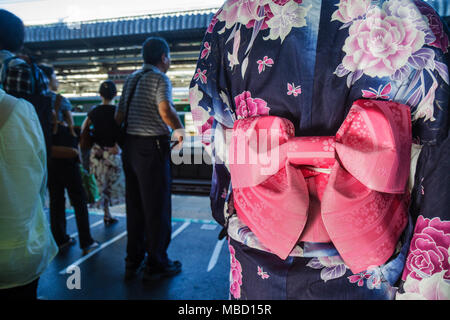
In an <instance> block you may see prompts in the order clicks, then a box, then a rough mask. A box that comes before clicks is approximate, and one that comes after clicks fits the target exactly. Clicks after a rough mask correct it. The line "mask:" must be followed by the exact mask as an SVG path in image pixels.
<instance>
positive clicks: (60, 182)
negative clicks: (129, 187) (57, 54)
mask: <svg viewBox="0 0 450 320" xmlns="http://www.w3.org/2000/svg"><path fill="white" fill-rule="evenodd" d="M39 68H40V69H41V70H42V71H43V72H44V74H45V75H46V77H47V83H48V87H49V89H50V90H49V91H48V93H47V95H48V96H49V97H50V98H51V101H52V109H53V111H54V114H55V119H54V129H53V130H67V128H68V130H69V132H70V134H71V135H72V136H73V137H74V138H73V140H74V141H75V142H74V144H76V143H77V142H76V140H77V139H78V137H77V135H76V134H75V132H74V130H73V118H72V114H71V113H70V110H71V104H70V101H69V100H68V99H67V98H65V97H63V96H62V95H60V94H57V93H56V92H55V91H56V90H58V86H59V82H58V80H57V79H56V76H55V72H54V69H53V68H52V67H51V66H48V65H40V66H39ZM64 120H65V121H66V122H67V123H65V122H64ZM60 125H61V126H60ZM66 127H67V128H66ZM55 128H57V129H55ZM56 134H57V132H56V131H53V136H52V141H53V144H55V143H57V142H59V141H58V140H59V139H60V138H59V137H58V136H57V135H56ZM68 135H69V134H68ZM69 136H70V135H69ZM74 147H75V146H74ZM63 148H64V147H63ZM79 163H80V159H79V156H75V157H72V158H65V157H64V158H59V157H56V156H55V155H54V153H52V156H50V157H49V162H48V191H49V195H50V225H51V230H52V233H53V236H54V238H55V240H56V243H57V244H58V246H59V247H60V249H63V248H65V247H67V246H71V245H74V244H75V243H76V240H75V238H73V237H70V236H69V235H67V233H66V200H65V195H64V191H65V190H66V189H67V193H68V195H69V198H70V202H71V204H72V205H73V207H74V211H75V219H76V223H77V228H78V237H79V239H80V244H79V245H80V248H81V249H82V251H83V254H88V253H89V252H90V251H92V250H94V249H95V248H97V247H98V246H99V243H98V242H97V241H95V240H94V239H92V236H91V231H90V226H89V212H88V208H87V197H86V192H85V190H84V188H83V183H82V178H81V172H80V166H79Z"/></svg>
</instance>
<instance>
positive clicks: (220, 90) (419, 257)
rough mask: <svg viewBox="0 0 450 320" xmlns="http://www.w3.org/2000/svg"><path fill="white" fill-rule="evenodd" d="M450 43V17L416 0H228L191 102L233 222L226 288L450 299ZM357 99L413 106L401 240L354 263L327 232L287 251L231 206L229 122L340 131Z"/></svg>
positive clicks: (215, 199)
mask: <svg viewBox="0 0 450 320" xmlns="http://www.w3.org/2000/svg"><path fill="white" fill-rule="evenodd" d="M448 51H449V32H448V28H447V26H446V25H445V23H443V22H442V20H441V19H440V17H439V16H438V15H437V13H436V12H435V11H434V10H433V8H432V7H430V6H429V5H428V4H426V3H424V2H422V1H419V0H381V1H371V0H330V1H320V0H251V1H250V0H228V1H226V2H225V4H224V5H223V6H222V8H220V9H219V11H218V12H217V13H216V15H215V16H214V17H213V19H212V21H211V23H210V25H209V27H208V28H207V31H206V34H205V37H204V40H203V44H202V47H201V51H200V55H199V60H198V64H197V67H196V72H195V74H194V76H193V79H192V82H191V85H190V102H191V110H192V115H193V119H194V124H195V125H196V127H197V129H198V132H199V134H200V135H202V139H203V142H204V143H205V145H207V146H208V148H209V150H210V151H211V153H212V155H213V169H214V171H213V178H212V189H211V194H210V197H211V206H212V207H211V208H212V213H213V216H214V218H215V219H216V220H217V221H218V222H219V223H220V224H222V225H224V226H226V227H227V231H228V236H229V248H230V254H231V273H230V297H231V298H232V299H395V298H397V299H450V271H449V252H450V211H449V210H448V208H449V207H450V165H449V161H448V160H447V159H448V157H449V156H450V154H449V150H450V138H449V135H448V134H449V112H448V109H449V105H448V104H449V95H450V88H449V71H448V65H449V59H450V58H449V52H448ZM361 98H365V99H379V100H388V101H395V102H399V103H402V104H405V105H407V106H409V107H410V110H411V116H412V135H413V141H414V149H415V150H416V151H417V152H413V155H414V158H413V159H412V162H411V163H412V165H411V176H410V180H411V181H410V183H409V185H410V196H411V200H410V206H409V224H408V226H407V227H406V228H405V230H404V232H403V234H402V236H401V237H400V239H399V242H398V245H397V249H396V251H395V253H394V254H393V255H392V257H391V258H390V259H389V260H388V261H386V263H385V264H383V265H381V266H374V267H373V268H370V269H369V270H366V271H364V272H361V273H358V274H353V273H352V272H351V271H350V269H349V268H348V267H347V266H346V265H345V263H344V261H343V260H342V259H341V257H340V255H339V253H338V252H337V250H336V249H335V247H334V246H333V244H332V243H312V242H301V243H298V244H297V246H296V247H295V248H294V249H293V250H292V252H291V254H290V255H289V257H288V258H287V259H286V260H281V259H280V258H278V257H276V256H275V255H273V254H272V253H270V252H269V250H268V249H267V248H265V247H264V246H263V245H262V244H261V243H260V242H259V241H258V239H257V237H256V236H255V235H254V234H253V233H252V231H251V230H250V229H249V228H248V227H247V226H246V225H245V224H244V223H243V222H242V221H240V220H239V218H238V217H237V216H236V214H235V211H234V206H233V190H232V185H231V180H230V172H229V168H228V165H227V157H228V144H229V142H230V141H229V139H228V138H227V134H226V133H227V131H228V130H230V128H233V124H234V122H235V121H236V120H238V119H243V118H247V117H253V116H258V115H273V116H278V117H283V118H286V119H288V120H290V121H291V122H292V123H293V125H294V128H295V135H296V136H333V135H335V134H336V131H337V130H338V128H339V127H340V125H341V124H342V122H343V121H344V119H345V117H346V116H347V114H348V112H349V109H350V107H351V106H352V103H353V102H354V101H356V100H358V99H361ZM329 147H330V148H331V147H332V146H329Z"/></svg>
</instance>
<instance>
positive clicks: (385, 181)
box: [229, 100, 412, 273]
mask: <svg viewBox="0 0 450 320" xmlns="http://www.w3.org/2000/svg"><path fill="white" fill-rule="evenodd" d="M411 144H412V137H411V115H410V110H409V107H407V106H405V105H402V104H399V103H395V102H391V101H377V100H357V101H355V102H354V104H353V106H352V107H351V109H350V111H349V113H348V115H347V117H346V119H345V121H344V122H343V124H342V125H341V127H340V128H339V130H338V132H337V133H336V135H335V136H334V137H333V136H327V137H324V136H317V137H295V131H294V126H293V125H292V123H291V122H290V121H289V120H287V119H284V118H280V117H275V116H260V117H251V118H246V119H241V120H237V121H236V122H235V124H234V127H233V135H232V139H231V144H230V149H229V165H230V173H231V182H232V186H233V198H234V205H235V208H236V211H237V215H238V217H239V218H240V219H241V220H242V221H243V222H244V223H245V224H246V225H247V226H248V227H249V228H250V229H251V230H252V232H253V233H254V234H255V235H256V236H257V237H258V239H259V240H260V241H261V243H262V244H263V245H264V246H265V247H266V248H268V249H269V250H270V251H271V252H273V253H274V254H276V255H277V256H279V257H280V258H281V259H286V257H287V256H288V255H289V253H290V252H291V251H292V249H293V248H294V246H295V245H296V243H298V242H299V241H311V242H330V241H331V242H333V244H334V245H335V247H336V249H337V250H338V252H339V254H340V255H341V257H342V258H343V260H344V262H345V263H346V265H347V266H348V267H349V268H350V269H351V270H352V272H354V273H358V272H361V271H364V270H367V269H368V268H369V267H370V266H377V265H381V264H383V263H385V262H386V261H387V259H388V258H389V257H390V256H391V255H392V253H393V252H394V250H395V246H396V243H397V240H398V238H399V236H400V234H401V232H402V231H403V229H404V227H405V226H406V222H407V215H406V213H407V205H408V194H407V192H406V186H407V180H408V176H409V170H410V154H411Z"/></svg>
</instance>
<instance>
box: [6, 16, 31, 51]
mask: <svg viewBox="0 0 450 320" xmlns="http://www.w3.org/2000/svg"><path fill="white" fill-rule="evenodd" d="M24 39H25V26H24V24H23V22H22V20H21V19H20V18H19V17H18V16H16V15H15V14H13V13H11V12H9V11H6V10H4V9H0V49H3V50H8V51H12V52H17V51H19V50H20V49H22V46H23V42H24Z"/></svg>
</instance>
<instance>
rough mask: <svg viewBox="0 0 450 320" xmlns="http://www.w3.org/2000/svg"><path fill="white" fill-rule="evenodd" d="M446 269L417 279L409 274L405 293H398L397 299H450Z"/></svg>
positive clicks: (404, 287) (404, 286) (449, 286)
mask: <svg viewBox="0 0 450 320" xmlns="http://www.w3.org/2000/svg"><path fill="white" fill-rule="evenodd" d="M444 273H445V271H442V272H439V273H435V274H433V275H432V276H431V277H428V278H425V279H422V280H420V281H419V280H417V279H414V278H412V277H411V276H408V278H406V281H405V284H404V285H403V289H404V293H397V296H396V297H395V298H396V300H450V282H449V281H446V280H445V279H444Z"/></svg>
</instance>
